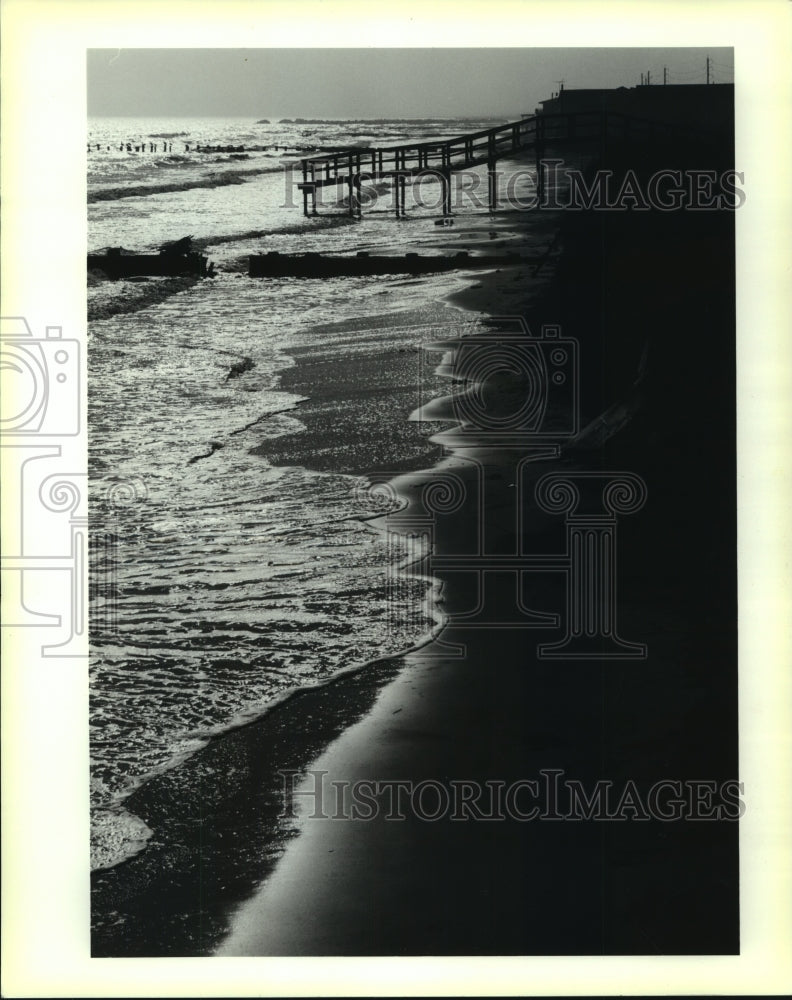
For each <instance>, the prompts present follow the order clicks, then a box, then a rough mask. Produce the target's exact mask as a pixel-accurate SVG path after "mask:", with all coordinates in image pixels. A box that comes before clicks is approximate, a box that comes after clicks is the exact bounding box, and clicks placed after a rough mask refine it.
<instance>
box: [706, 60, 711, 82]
mask: <svg viewBox="0 0 792 1000" xmlns="http://www.w3.org/2000/svg"><path fill="white" fill-rule="evenodd" d="M709 82H710V57H709V56H707V83H709Z"/></svg>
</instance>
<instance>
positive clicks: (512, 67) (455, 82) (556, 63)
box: [87, 48, 733, 120]
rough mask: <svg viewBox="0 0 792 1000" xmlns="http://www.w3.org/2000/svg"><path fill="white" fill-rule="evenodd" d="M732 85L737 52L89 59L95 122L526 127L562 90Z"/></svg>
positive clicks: (136, 53) (201, 53)
mask: <svg viewBox="0 0 792 1000" xmlns="http://www.w3.org/2000/svg"><path fill="white" fill-rule="evenodd" d="M707 56H709V57H710V58H711V59H712V63H711V74H712V76H711V79H712V82H714V83H731V82H732V80H733V71H732V66H733V58H732V50H731V49H724V48H712V49H694V48H674V49H634V48H633V49H629V48H607V49H605V48H599V49H597V48H586V49H582V48H568V49H561V48H553V49H550V48H544V49H529V48H521V49H504V48H501V49H493V48H481V49H473V48H465V49H438V48H434V49H430V48H426V49H383V48H350V49H327V48H313V49H90V50H89V51H88V55H87V59H88V64H87V70H88V114H89V115H90V116H125V115H126V116H134V117H149V116H155V115H156V116H160V115H161V116H168V117H179V116H184V117H192V116H207V117H209V116H215V115H218V116H228V117H242V118H244V117H251V118H253V119H254V120H255V119H258V118H270V119H278V118H284V117H290V118H296V117H299V118H380V117H382V118H385V117H404V118H412V117H424V116H425V117H430V116H440V115H447V116H451V117H453V116H471V117H474V116H478V115H481V116H488V115H491V116H493V117H501V116H502V117H515V118H518V117H519V116H520V114H522V113H524V112H531V111H533V110H534V108H535V107H536V105H537V104H538V102H539V101H541V100H544V99H545V98H549V97H550V96H551V95H552V93H553V92H554V91H556V90H558V89H559V86H560V81H561V80H563V81H564V86H565V87H567V88H575V87H620V86H627V87H631V86H635V85H637V84H639V83H640V82H641V74H642V73H647V72H648V73H650V74H651V79H650V82H651V83H658V84H659V83H662V80H663V67H664V66H665V67H667V70H668V82H669V83H671V84H673V83H704V82H705V67H706V59H707Z"/></svg>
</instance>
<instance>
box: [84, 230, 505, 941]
mask: <svg viewBox="0 0 792 1000" xmlns="http://www.w3.org/2000/svg"><path fill="white" fill-rule="evenodd" d="M342 221H345V220H342ZM486 222H488V220H485V224H486ZM477 223H478V228H480V227H481V223H480V221H479V220H475V219H474V220H473V228H474V230H475V229H476V226H477ZM327 224H332V223H325V224H324V225H327ZM322 228H324V226H323V227H322ZM422 228H423V227H422ZM456 235H457V234H454V236H456ZM424 236H425V234H424ZM429 236H430V238H432V239H434V240H437V239H438V238H439V240H447V238H448V234H447V233H442V232H438V231H430V232H429ZM394 239H395V235H394ZM401 239H402V240H403V239H404V236H403V234H402V236H401ZM476 277H477V278H478V279H479V280H482V279H483V280H487V279H488V278H489V274H486V275H477V276H476ZM492 277H494V278H497V277H498V276H497V275H495V274H493V275H492ZM456 283H457V284H459V283H461V279H460V282H456ZM429 287H432V285H431V282H430V283H429ZM452 298H453V293H452V294H451V295H447V296H444V298H443V300H441V302H439V303H438V306H437V308H438V309H439V310H441V311H444V312H445V311H446V310H447V308H448V305H449V303H448V302H447V300H448V299H452ZM455 312H457V313H462V310H461V309H460V307H455ZM470 312H471V310H469V309H466V310H464V313H465V314H468V315H469V314H470ZM393 315H394V316H395V317H396V320H395V322H397V323H398V324H399V325H402V324H403V323H404V322H405V315H404V314H403V312H401V313H400V312H396V313H394V314H393ZM446 315H448V314H447V313H446ZM382 319H383V317H370V320H371V323H372V326H375V325H376V324H377V322H378V321H380V320H382ZM446 322H448V320H446ZM465 322H467V319H466V320H465ZM419 351H420V348H419V347H416V348H413V349H412V350H410V351H403V350H401V349H399V350H397V351H395V353H394V355H393V356H394V357H396V358H398V359H400V360H401V361H403V362H405V363H407V364H408V368H407V369H406V370H405V379H406V383H405V384H407V385H409V384H410V379H411V376H410V375H409V364H410V363H412V362H414V360H415V358H416V357H417V353H416V352H419ZM383 352H384V353H383ZM306 353H310V352H306V351H305V350H304V349H300V350H296V351H295V352H294V355H295V356H296V360H297V364H296V365H295V367H294V368H287V369H284V370H283V371H281V373H280V382H279V388H281V389H284V390H286V391H289V392H293V391H294V389H293V387H292V383H294V385H296V384H297V382H298V379H299V377H300V376H299V374H298V373H299V372H300V370H301V369H300V357H303V360H304V356H305V355H306ZM387 356H388V349H387V347H386V346H385V345H382V344H380V345H379V346H378V348H377V349H376V350H375V351H374V352H373V353H371V354H369V355H365V356H364V358H363V360H362V361H361V364H363V366H364V368H365V370H366V374H365V375H364V376H363V377H364V378H365V379H367V380H368V381H370V379H371V377H372V376H373V375H374V374H375V373H376V370H377V369H378V368H380V367H381V363H382V359H383V357H387ZM343 367H344V366H342V365H340V364H335V367H334V368H333V366H332V365H331V369H332V370H334V371H336V372H337V373H338V374H337V375H336V376H332V375H331V383H332V380H333V377H335V378H338V377H339V376H342V375H343V372H342V369H343ZM329 373H330V369H327V367H326V366H325V370H324V372H323V374H324V377H325V378H326V377H327V375H328V374H329ZM361 374H362V373H361V372H360V371H358V375H361ZM389 374H391V373H389ZM303 377H305V376H304V375H303ZM381 388H382V387H380V389H381ZM317 395H319V396H322V395H323V396H324V399H325V402H327V400H329V401H330V405H338V406H339V407H340V408H341V409H343V401H342V400H341V399H340V398H339V399H336V400H333V396H337V395H338V393H337V389H332V388H331V389H330V390H329V392H328V391H327V390H325V392H324V394H323V393H321V392H317V393H314V396H317ZM394 398H395V399H396V400H397V401H398V393H396V394H395V395H394ZM315 402H316V400H315V398H314V399H311V398H309V399H307V400H305V401H304V402H303V403H301V405H300V406H299V407H298V408H297V410H295V415H298V417H299V419H300V421H301V423H302V422H303V418H304V417H306V416H307V414H308V411H309V410H310V407H311V405H312V403H315ZM422 402H423V399H422V398H419V397H416V398H415V399H414V400H412V401H411V402H410V403H409V404H408V405H407V406H403V407H402V412H403V416H402V417H401V418H399V419H398V420H396V419H394V420H388V419H383V420H382V421H381V422H380V428H381V429H385V428H388V427H390V428H393V429H394V430H395V431H402V430H404V431H406V432H407V438H409V439H410V440H412V441H413V442H414V444H413V445H412V446H410V447H411V448H412V451H411V452H410V453H408V454H405V456H404V457H403V459H402V460H401V461H400V462H398V463H389V465H390V466H391V468H390V470H389V471H391V472H393V473H394V474H396V473H402V472H404V471H406V470H407V469H410V468H416V469H418V468H423V467H425V466H426V465H427V463H428V464H429V465H431V464H432V461H433V459H432V452H433V451H434V452H436V453H437V451H438V449H437V447H436V446H433V445H431V444H430V443H429V441H428V437H429V435H428V434H427V433H426V432H425V425H415V424H410V423H409V422H407V417H408V416H409V413H410V411H411V410H414V409H415V408H416V407H417V406H418V405H420V403H422ZM421 426H424V430H423V431H422V430H421V429H420V428H421ZM440 426H442V425H440V424H438V425H436V427H437V428H439V427H440ZM368 440H369V442H370V443H371V444H374V445H375V446H376V435H371V433H370V429H369V434H368ZM295 443H296V444H297V446H298V447H299V448H300V449H307V451H305V453H304V454H302V455H297V456H295V454H294V447H293V445H294V444H295ZM283 446H284V442H283V441H282V440H281V439H275V440H274V441H269V442H266V443H265V444H263V445H262V446H261V447H262V450H264V451H268V452H270V453H271V455H270V457H273V464H277V465H280V464H283V465H296V464H303V462H302V461H299V459H301V458H302V459H305V464H306V465H307V466H308V467H310V468H313V469H316V470H318V471H327V472H333V473H340V474H343V475H355V476H360V475H361V474H362V473H363V472H364V470H367V471H376V470H373V469H372V468H371V464H372V463H371V462H370V461H368V460H366V459H365V458H361V457H360V456H353V458H354V461H353V465H352V466H351V467H350V468H339V466H338V463H337V462H334V461H333V459H332V457H331V460H330V464H327V463H321V462H320V463H319V464H317V463H316V462H315V461H311V460H310V459H311V458H312V457H313V453H314V451H315V448H314V442H313V440H311V436H310V433H308V432H306V431H303V432H302V433H300V434H297V435H295V439H294V442H292V448H290V449H289V448H287V449H284V447H283ZM278 449H280V457H281V458H283V457H284V455H285V456H286V457H285V460H284V461H282V462H281V461H279V460H278V457H276V456H275V452H276V451H277V450H278ZM438 455H439V453H438ZM374 464H376V463H374ZM374 517H375V515H373V514H371V513H370V512H362V513H361V516H360V518H359V520H361V522H363V523H366V524H367V523H368V522H369V521H371V520H372V519H373V518H374ZM369 527H370V528H371V530H372V531H376V530H377V529H376V527H375V526H374V525H369ZM425 584H426V587H427V588H428V589H429V590H432V589H433V588H434V587H435V586H436V584H435V583H433V582H431V581H430V580H428V579H427V580H425ZM440 613H441V612H438V610H437V608H435V611H434V612H433V616H434V617H435V624H434V625H433V626H432V628H431V630H430V632H429V633H426V634H424V635H423V636H422V637H421V638H420V640H419V642H418V644H417V646H410V647H407V648H404V649H401V650H399V651H397V652H394V653H393V654H391V655H390V656H389V657H387V659H386V660H385V661H382V660H381V659H380V660H375V661H364V662H361V663H358V664H355V665H353V666H349V667H347V668H345V669H344V670H342V671H341V672H340V674H337V675H335V676H333V677H332V678H329V679H327V680H326V681H323V682H321V683H320V684H319V685H317V686H315V687H314V686H311V687H305V688H296V689H293V690H292V691H291V692H290V693H288V694H286V695H284V696H282V697H281V698H280V699H278V700H277V701H276V702H275V703H274V704H272V705H270V706H268V707H267V708H265V709H263V710H262V712H261V713H260V714H258V715H257V716H256V718H253V719H251V720H248V721H242V722H240V723H239V724H237V725H234V726H233V728H230V729H227V730H226V731H224V732H222V733H219V734H217V735H214V736H211V737H210V738H209V740H208V742H207V743H206V745H205V746H203V747H201V748H198V749H196V750H195V751H193V752H191V754H190V756H189V757H188V758H187V759H186V760H182V761H179V762H175V764H174V766H173V767H172V768H171V767H169V768H168V769H166V770H164V771H162V772H161V773H159V774H157V775H154V776H152V777H150V778H147V779H146V780H145V781H144V782H143V784H142V785H141V786H140V787H139V788H138V789H137V790H136V791H134V792H133V793H132V794H131V795H130V796H129V797H128V798H126V799H125V801H124V803H123V804H122V808H124V809H128V811H130V812H131V813H132V814H133V815H135V816H138V817H139V818H141V819H142V820H143V822H145V823H146V824H147V825H148V826H149V828H150V829H151V830H152V835H151V837H150V838H149V839H148V840H147V841H146V843H145V844H144V845H143V846H142V849H141V850H140V851H139V852H138V853H136V854H135V855H133V856H131V857H129V858H127V859H125V860H122V861H120V862H119V863H118V864H116V865H113V866H112V867H109V868H100V869H96V870H95V871H94V872H93V873H92V881H93V885H94V888H93V904H92V905H93V909H94V914H95V920H96V922H95V926H94V930H93V953H94V954H95V955H96V956H99V955H102V954H107V955H113V954H131V953H133V952H134V953H136V954H137V953H139V954H141V955H142V954H153V953H157V954H159V953H162V954H185V953H187V952H184V951H183V950H182V949H183V948H184V947H187V948H188V949H189V948H190V947H191V946H190V944H189V943H188V944H185V938H184V937H182V936H181V935H180V938H179V940H177V941H174V942H172V943H171V944H168V943H167V942H165V941H164V940H163V937H162V935H157V934H156V933H154V932H152V931H150V930H149V929H148V928H147V927H146V926H144V925H145V924H146V923H147V922H148V921H150V919H151V911H152V910H154V909H155V908H157V906H161V894H162V892H163V889H162V887H161V886H160V887H159V888H156V889H152V890H151V891H152V895H151V896H150V897H149V898H150V899H151V903H150V904H148V905H147V904H146V903H145V899H146V897H147V895H148V890H146V891H144V892H142V893H141V892H140V885H141V883H143V884H144V885H148V884H151V883H152V880H153V879H155V878H156V874H155V873H156V871H157V870H158V869H160V868H162V869H168V868H169V867H171V862H170V861H163V855H164V856H165V857H167V856H168V846H167V842H168V841H169V840H171V841H176V842H178V841H180V840H184V839H190V836H189V834H185V829H184V826H185V824H183V823H181V822H180V821H179V820H178V819H177V820H176V821H175V823H173V824H171V823H170V821H169V817H168V816H166V815H163V814H162V813H161V812H160V811H159V808H158V806H157V802H158V801H163V800H166V799H168V798H170V797H173V796H177V795H178V796H182V795H184V794H185V790H184V788H183V787H182V784H181V779H182V777H183V773H186V772H189V771H190V770H192V769H196V770H197V771H198V772H200V770H201V767H202V762H203V759H204V757H205V756H206V757H212V756H213V754H214V746H215V744H217V743H222V742H224V741H226V740H231V742H232V743H234V742H235V741H236V740H237V739H238V738H239V736H238V734H240V733H244V732H246V731H248V730H250V729H251V727H256V726H267V725H269V724H270V720H276V719H277V718H279V717H280V716H283V717H290V716H292V715H293V713H295V712H297V714H298V715H299V714H303V715H304V714H305V711H304V709H298V708H296V707H295V706H297V705H305V704H309V703H310V702H311V700H312V699H313V698H314V697H315V698H316V700H319V701H321V700H323V699H324V697H325V694H327V695H328V696H329V692H330V691H332V692H333V696H332V698H333V701H334V703H335V707H334V709H333V710H332V712H331V713H330V714H332V713H333V712H336V714H337V712H341V713H342V715H343V714H344V712H345V709H344V704H345V702H346V701H347V697H348V694H349V692H350V691H353V692H356V694H355V697H357V692H358V691H359V690H366V691H367V692H368V694H367V695H366V696H367V697H370V698H372V699H373V697H374V696H375V695H376V692H377V691H378V690H379V688H380V686H381V684H382V674H383V672H384V673H385V674H388V673H389V671H390V668H389V667H383V666H382V663H383V662H384V663H391V662H395V663H398V664H400V665H401V664H402V662H403V657H404V656H406V655H408V654H409V653H410V652H411V651H413V650H415V649H416V648H421V647H422V646H423V645H425V644H426V643H427V642H430V641H431V637H432V634H433V633H435V632H436V631H437V629H438V628H439V627H441V626H440V624H439V622H438V615H439V614H440ZM399 669H400V668H399ZM322 692H325V694H323V693H322ZM309 696H310V697H309ZM306 699H307V700H306ZM344 718H345V721H344V722H342V723H341V729H340V730H337V731H336V730H333V729H332V728H331V729H330V730H329V731H330V732H332V734H333V737H332V738H334V737H335V735H337V732H340V731H343V729H345V728H348V726H349V725H351V724H353V723H354V721H355V720H356V716H355V712H354V711H353V710H351V709H350V710H349V713H348V714H346V715H345V716H344ZM274 724H276V725H277V722H275V723H274ZM328 725H329V723H328ZM322 731H324V727H320V728H319V730H318V732H322ZM316 738H319V739H321V737H315V736H314V735H312V734H311V733H308V732H305V733H304V732H299V731H298V732H297V733H296V734H294V735H293V736H292V737H291V740H292V742H293V744H295V745H294V747H293V752H294V753H297V754H298V755H299V760H300V761H301V762H302V765H303V766H307V765H308V764H309V763H310V760H311V757H312V755H313V754H315V752H316V751H317V744H316V742H315V739H316ZM326 739H327V741H330V739H331V737H330V736H327V737H326ZM300 744H304V745H305V746H304V749H303V751H302V753H300V750H299V745H300ZM196 758H197V763H196ZM201 787H202V788H203V789H204V790H205V785H203V784H202V785H201ZM197 808H198V806H197V804H193V806H192V807H188V808H187V809H186V810H185V811H186V812H187V813H190V812H194V811H195V810H196V809H197ZM149 810H152V811H151V812H149ZM153 816H156V819H153V818H152V817H153ZM270 820H271V821H272V822H273V829H272V830H271V831H270V835H271V836H272V839H273V842H274V843H275V844H277V842H278V837H279V836H282V832H281V831H279V830H278V824H277V823H276V822H275V817H273V816H270ZM187 826H189V824H187ZM273 850H277V847H273ZM204 860H205V859H204ZM251 863H252V864H253V867H254V868H255V867H256V865H255V863H254V862H251ZM259 867H260V866H259ZM265 867H266V865H265ZM257 878H258V876H256V877H251V878H250V879H249V882H250V884H251V885H253V884H256V881H257ZM185 881H187V882H189V875H186V878H185ZM179 891H180V890H177V891H176V897H178V896H179ZM187 891H188V890H187ZM171 892H173V890H171ZM218 897H219V898H223V897H225V899H224V903H223V905H224V906H227V905H228V898H227V894H224V893H223V892H220V891H218ZM127 908H128V909H127ZM221 908H222V907H221ZM188 909H189V907H188ZM138 911H140V923H139V924H138V919H139V918H138V916H136V913H137V912H138ZM118 913H124V914H125V916H124V920H123V921H121V922H119V921H118V920H117V915H118ZM144 914H145V919H143V915H144ZM187 922H188V923H189V920H188V921H187ZM135 926H137V931H135V930H134V928H135ZM130 934H131V935H132V936H133V937H134V936H136V935H137V937H138V944H137V945H135V944H132V946H131V950H130V947H129V945H130V942H129V937H130ZM119 935H120V936H119ZM171 946H173V947H174V948H175V950H173V951H170V950H168V949H169V948H170V947H171ZM163 947H164V948H165V950H164V951H159V950H158V949H160V948H163ZM207 947H208V945H207V943H206V942H204V943H203V944H201V945H199V946H198V947H197V950H196V951H195V952H192V951H190V952H189V953H195V954H204V953H206V950H207ZM137 948H140V949H141V950H140V951H139V952H138V951H137V950H136V949H137ZM151 948H154V951H151V950H150V949H151Z"/></svg>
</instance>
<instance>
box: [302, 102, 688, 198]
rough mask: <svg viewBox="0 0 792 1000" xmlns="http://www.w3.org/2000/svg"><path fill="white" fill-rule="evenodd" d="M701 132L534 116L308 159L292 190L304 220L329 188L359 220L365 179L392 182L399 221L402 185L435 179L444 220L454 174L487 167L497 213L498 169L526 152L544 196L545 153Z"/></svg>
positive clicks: (606, 119) (615, 117) (638, 121)
mask: <svg viewBox="0 0 792 1000" xmlns="http://www.w3.org/2000/svg"><path fill="white" fill-rule="evenodd" d="M700 133H701V130H700V129H692V128H690V127H687V126H683V125H678V124H669V123H664V122H658V121H654V120H651V119H647V118H638V117H634V116H632V115H625V114H618V113H615V112H574V113H567V114H554V115H533V116H531V117H524V118H521V119H520V121H517V122H508V123H506V124H505V125H498V126H496V127H495V128H490V129H484V130H482V131H480V132H471V133H468V134H465V135H460V136H455V137H453V138H450V139H442V140H435V141H429V142H416V143H407V144H401V145H398V146H382V147H378V148H375V149H366V148H360V147H353V148H346V149H339V150H333V151H331V152H328V153H324V154H320V155H317V156H309V157H305V158H303V159H301V160H299V161H298V165H299V168H300V170H301V173H302V181H298V182H297V186H298V188H299V189H300V190H301V191H302V194H303V212H304V214H305V215H316V214H317V211H316V204H317V199H316V192H317V190H319V189H320V188H322V187H326V186H328V185H338V186H345V187H347V188H348V192H349V194H348V200H349V212H350V215H355V214H360V202H361V199H360V187H361V184H362V183H363V181H364V180H365V181H378V180H391V181H392V183H393V187H394V192H395V194H396V199H395V204H396V215H397V217H398V216H399V215H403V214H404V187H405V182H406V180H407V178H415V177H419V176H422V175H433V176H435V177H437V179H438V180H439V181H440V182H441V183H442V185H443V214H444V215H448V214H450V212H451V195H450V178H451V174H452V173H453V172H454V171H461V170H466V169H469V168H470V167H475V166H480V165H482V164H486V165H487V168H488V171H489V203H490V208H492V209H494V208H496V207H497V205H496V201H497V182H496V178H495V164H496V163H497V161H498V160H501V159H504V158H506V157H509V156H514V155H516V154H517V153H520V152H525V151H532V152H533V153H534V154H535V158H536V167H537V185H538V189H539V195H540V197H541V194H542V191H543V184H544V177H543V170H542V168H541V160H542V158H543V157H544V156H545V155H546V152H547V149H548V147H549V146H553V147H558V146H564V145H574V146H578V147H580V148H585V147H591V146H594V145H595V144H599V145H600V146H602V145H603V144H604V143H606V142H608V141H614V140H615V141H623V142H628V143H629V142H643V143H656V142H658V141H670V140H673V139H675V138H681V137H683V136H686V137H690V136H693V135H699V134H700ZM309 201H310V202H311V208H310V210H309Z"/></svg>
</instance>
